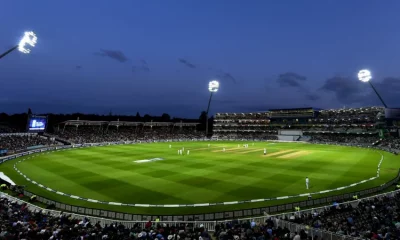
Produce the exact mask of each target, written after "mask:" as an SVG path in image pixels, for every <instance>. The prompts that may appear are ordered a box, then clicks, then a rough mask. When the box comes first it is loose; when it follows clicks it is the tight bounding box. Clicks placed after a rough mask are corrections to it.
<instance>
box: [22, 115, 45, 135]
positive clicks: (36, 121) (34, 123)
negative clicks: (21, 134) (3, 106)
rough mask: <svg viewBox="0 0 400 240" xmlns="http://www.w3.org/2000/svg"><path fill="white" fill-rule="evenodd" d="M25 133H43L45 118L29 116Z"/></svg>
mask: <svg viewBox="0 0 400 240" xmlns="http://www.w3.org/2000/svg"><path fill="white" fill-rule="evenodd" d="M26 128H27V129H26V131H27V132H35V133H37V132H44V131H46V128H47V116H36V115H30V116H29V117H28V124H27V127H26Z"/></svg>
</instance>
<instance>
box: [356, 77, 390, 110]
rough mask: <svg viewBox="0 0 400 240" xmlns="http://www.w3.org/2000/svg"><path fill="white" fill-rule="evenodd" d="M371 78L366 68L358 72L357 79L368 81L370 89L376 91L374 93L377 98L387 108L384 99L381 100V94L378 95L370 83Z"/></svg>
mask: <svg viewBox="0 0 400 240" xmlns="http://www.w3.org/2000/svg"><path fill="white" fill-rule="evenodd" d="M371 78H372V75H371V72H370V71H369V70H367V69H363V70H360V71H359V72H358V80H360V81H361V82H368V83H369V85H370V86H371V87H372V89H374V92H375V93H376V95H378V98H379V100H381V102H382V104H383V106H385V108H387V105H386V103H385V101H383V99H382V97H381V95H379V93H378V91H377V90H376V89H375V87H374V85H372V82H371V81H370V80H371Z"/></svg>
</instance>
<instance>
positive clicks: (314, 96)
mask: <svg viewBox="0 0 400 240" xmlns="http://www.w3.org/2000/svg"><path fill="white" fill-rule="evenodd" d="M305 97H306V99H307V100H310V101H316V100H318V99H320V98H321V97H320V96H319V95H318V94H315V93H307V94H306V95H305Z"/></svg>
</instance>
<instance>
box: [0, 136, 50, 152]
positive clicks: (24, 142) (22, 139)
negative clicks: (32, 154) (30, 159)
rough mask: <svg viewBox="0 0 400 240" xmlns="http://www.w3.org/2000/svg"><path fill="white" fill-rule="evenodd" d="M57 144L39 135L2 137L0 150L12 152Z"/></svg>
mask: <svg viewBox="0 0 400 240" xmlns="http://www.w3.org/2000/svg"><path fill="white" fill-rule="evenodd" d="M53 144H55V142H54V141H51V140H50V139H48V138H47V137H43V136H39V135H0V149H5V150H8V151H10V152H14V151H22V150H26V149H27V147H32V146H49V145H53Z"/></svg>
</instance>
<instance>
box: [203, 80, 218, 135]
mask: <svg viewBox="0 0 400 240" xmlns="http://www.w3.org/2000/svg"><path fill="white" fill-rule="evenodd" d="M218 89H219V82H218V81H216V80H213V81H211V82H209V83H208V91H209V92H210V93H211V94H210V99H209V100H208V106H207V112H206V117H207V120H206V136H208V111H209V110H210V104H211V99H212V96H213V93H216V92H218Z"/></svg>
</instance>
